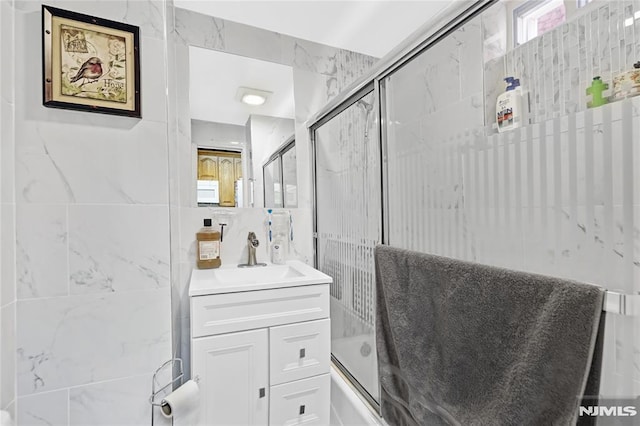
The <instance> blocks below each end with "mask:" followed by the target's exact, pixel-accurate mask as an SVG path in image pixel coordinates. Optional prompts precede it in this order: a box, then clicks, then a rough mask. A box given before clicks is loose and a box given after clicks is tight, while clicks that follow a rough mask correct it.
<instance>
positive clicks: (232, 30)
mask: <svg viewBox="0 0 640 426" xmlns="http://www.w3.org/2000/svg"><path fill="white" fill-rule="evenodd" d="M224 34H225V51H226V52H228V53H232V54H234V55H240V56H245V57H248V58H253V59H260V60H262V61H269V62H275V63H277V64H282V63H284V62H283V59H282V45H283V38H289V37H288V36H286V35H283V34H279V33H276V32H273V31H268V30H264V29H262V28H257V27H252V26H249V25H245V24H240V23H237V22H232V21H225V25H224ZM287 65H290V63H289V64H287Z"/></svg>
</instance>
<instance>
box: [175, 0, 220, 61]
mask: <svg viewBox="0 0 640 426" xmlns="http://www.w3.org/2000/svg"><path fill="white" fill-rule="evenodd" d="M225 24H226V22H225V21H224V20H223V19H219V18H214V17H212V16H206V15H202V14H200V13H196V12H192V11H190V10H185V9H180V8H176V10H175V31H176V36H177V40H178V41H180V42H181V43H182V44H185V45H192V46H198V47H206V48H210V49H214V50H222V51H224V50H226V49H225Z"/></svg>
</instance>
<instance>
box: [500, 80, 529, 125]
mask: <svg viewBox="0 0 640 426" xmlns="http://www.w3.org/2000/svg"><path fill="white" fill-rule="evenodd" d="M504 81H506V83H507V90H506V91H505V92H504V93H503V94H501V95H500V96H498V100H497V102H496V123H497V125H498V132H504V131H506V130H511V129H515V128H516V127H520V126H521V125H522V121H523V112H524V111H523V109H522V87H521V86H520V80H519V79H517V78H513V77H507V78H505V79H504Z"/></svg>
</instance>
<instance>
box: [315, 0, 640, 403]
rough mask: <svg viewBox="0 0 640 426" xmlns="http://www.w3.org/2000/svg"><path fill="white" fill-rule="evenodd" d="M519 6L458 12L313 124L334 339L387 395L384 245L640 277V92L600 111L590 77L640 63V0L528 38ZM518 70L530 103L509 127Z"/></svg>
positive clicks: (615, 356) (359, 375)
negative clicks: (380, 283)
mask: <svg viewBox="0 0 640 426" xmlns="http://www.w3.org/2000/svg"><path fill="white" fill-rule="evenodd" d="M586 3H587V2H582V3H581V4H586ZM461 7H462V6H461ZM512 9H513V5H512V4H511V2H504V1H500V2H498V1H478V2H476V3H475V4H473V5H472V6H471V7H469V8H468V9H466V10H456V11H455V12H452V13H451V16H449V18H448V19H447V21H448V24H446V25H444V26H443V27H442V28H435V29H425V31H424V32H423V33H422V35H420V36H416V37H415V38H414V39H412V40H409V41H407V42H406V43H405V44H404V45H403V46H401V47H400V48H398V49H397V50H396V52H394V53H393V54H391V55H390V56H389V57H388V58H387V59H385V60H383V61H382V62H381V63H380V64H378V65H377V67H376V68H375V69H374V70H373V71H372V73H371V76H370V77H369V78H368V79H367V78H365V79H364V80H363V81H362V82H360V83H357V84H355V85H354V86H353V87H352V88H351V89H350V90H349V91H347V92H345V93H344V94H342V95H340V96H339V97H338V98H337V99H336V100H335V101H334V102H332V103H331V104H330V105H328V106H327V107H326V108H325V109H324V110H323V111H321V112H320V113H318V114H317V116H316V117H314V118H313V119H312V120H311V121H310V122H311V124H310V132H311V138H312V141H313V145H314V147H313V148H314V154H315V158H314V165H315V170H314V187H315V234H314V235H315V242H316V262H317V263H316V265H317V267H318V268H319V269H320V270H322V271H323V272H325V273H327V274H329V275H331V276H332V277H333V278H334V284H333V286H332V288H331V318H332V354H333V358H334V361H336V363H337V364H339V365H340V366H341V367H342V368H343V369H344V370H346V371H347V373H348V374H349V375H350V376H351V379H352V380H353V381H355V382H356V386H359V387H360V389H361V390H362V391H364V393H365V394H366V396H368V397H369V399H370V401H371V402H372V403H373V404H374V405H375V403H376V400H377V398H378V394H379V390H378V382H377V365H376V359H375V356H376V353H375V336H374V330H375V272H374V263H373V256H372V250H373V247H374V246H375V245H376V244H377V243H381V242H382V243H385V244H390V245H393V246H396V247H402V248H407V249H412V250H417V251H423V252H428V253H432V254H437V255H443V256H449V257H453V258H458V259H463V260H469V261H474V262H480V263H484V264H489V265H494V266H501V267H506V268H511V269H517V270H524V271H529V272H536V273H542V274H547V275H553V276H558V277H564V278H569V279H575V280H579V281H584V282H590V283H594V284H597V285H599V286H601V287H603V288H606V289H609V290H616V291H620V292H623V293H626V294H629V295H632V294H638V292H640V185H639V184H638V183H637V182H640V146H639V145H638V141H640V96H638V97H635V98H631V99H624V100H620V101H617V102H613V103H611V104H608V105H604V106H602V107H598V108H593V109H587V108H586V102H587V100H588V99H586V95H585V90H584V89H585V87H588V86H589V84H590V82H591V80H592V78H593V77H594V76H596V75H599V76H601V77H602V79H603V80H604V81H609V82H611V81H612V78H613V77H614V76H615V75H616V74H617V73H620V72H623V71H625V70H628V69H631V68H632V67H633V63H634V62H635V61H637V60H638V58H637V52H638V51H637V50H636V49H635V47H637V46H640V19H636V18H635V14H638V13H640V3H638V2H631V1H628V2H623V1H613V2H594V3H591V4H586V6H585V7H584V8H582V9H575V10H573V11H572V12H571V14H567V16H565V17H564V21H558V22H557V23H556V25H557V26H556V27H554V28H547V31H546V32H545V33H544V34H541V35H539V36H537V37H535V38H533V39H531V40H529V41H527V42H526V43H522V44H519V45H515V44H514V41H513V40H514V37H513V35H511V34H510V33H509V32H508V29H510V28H511V26H510V25H507V22H508V20H509V19H512V18H511V16H512V15H513V14H512V12H513V11H512ZM554 16H555V15H554ZM630 19H631V21H629V20H630ZM629 22H631V24H629ZM431 28H432V27H431ZM507 76H516V77H518V78H520V81H521V83H522V84H523V86H525V92H526V93H527V97H526V99H525V100H524V101H525V102H526V104H528V108H527V109H528V110H529V113H528V115H527V116H526V118H525V120H524V122H523V123H522V126H521V127H520V128H517V129H514V130H512V131H508V132H505V133H498V132H497V130H496V127H495V125H494V122H495V105H496V98H497V96H498V95H499V94H500V93H502V92H503V91H504V87H505V86H504V82H503V79H504V78H505V77H507ZM632 314H633V313H627V315H624V314H621V315H615V314H609V315H607V320H606V330H605V335H604V343H605V344H604V347H605V349H604V359H603V367H602V383H601V392H600V393H601V394H602V395H604V396H607V397H619V396H634V395H638V394H640V339H637V338H634V337H635V336H638V335H639V333H640V319H639V318H638V316H637V315H636V316H634V315H632Z"/></svg>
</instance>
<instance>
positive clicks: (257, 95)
mask: <svg viewBox="0 0 640 426" xmlns="http://www.w3.org/2000/svg"><path fill="white" fill-rule="evenodd" d="M272 94H273V93H272V92H268V91H266V90H260V89H252V88H250V87H239V88H238V93H237V94H236V99H237V100H239V101H240V102H242V103H245V104H247V105H251V106H258V105H262V104H263V103H265V102H266V101H267V98H268V97H269V95H272Z"/></svg>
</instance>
